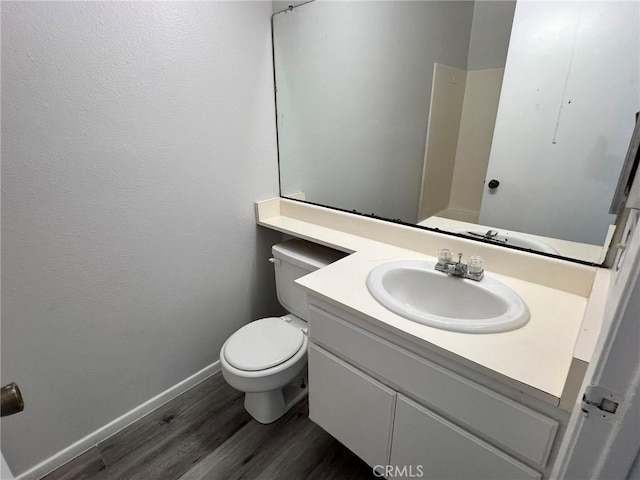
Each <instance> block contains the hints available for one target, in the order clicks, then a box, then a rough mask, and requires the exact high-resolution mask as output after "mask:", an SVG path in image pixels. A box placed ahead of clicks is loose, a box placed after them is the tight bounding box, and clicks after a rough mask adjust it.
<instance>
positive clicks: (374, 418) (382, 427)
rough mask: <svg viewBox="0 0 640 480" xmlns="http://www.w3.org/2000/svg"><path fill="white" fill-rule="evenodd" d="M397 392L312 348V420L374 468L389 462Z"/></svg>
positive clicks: (310, 397) (310, 371) (310, 361)
mask: <svg viewBox="0 0 640 480" xmlns="http://www.w3.org/2000/svg"><path fill="white" fill-rule="evenodd" d="M395 403H396V392H395V391H393V390H391V389H390V388H387V387H386V386H384V385H382V384H381V383H379V382H376V381H375V380H373V379H372V378H369V377H368V376H367V375H364V374H363V373H361V372H359V371H358V370H356V369H355V368H353V367H352V366H350V365H348V364H347V363H345V362H343V361H342V360H339V359H338V358H336V357H335V356H333V355H331V354H330V353H327V352H325V351H322V350H321V349H319V348H317V347H315V346H314V345H311V346H310V347H309V418H311V420H313V421H314V422H315V423H317V424H318V425H320V426H321V427H322V428H324V429H325V430H326V431H327V432H329V433H330V434H331V435H333V436H334V437H335V438H336V439H338V440H339V441H340V442H341V443H342V444H344V445H345V446H347V447H348V448H349V449H350V450H351V451H353V452H354V453H355V454H356V455H358V456H359V457H360V458H362V459H363V460H364V461H365V462H367V463H368V464H369V465H371V466H372V467H373V466H375V465H386V464H387V463H388V462H389V445H390V443H391V427H392V422H393V412H394V408H395Z"/></svg>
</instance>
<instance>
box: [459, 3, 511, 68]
mask: <svg viewBox="0 0 640 480" xmlns="http://www.w3.org/2000/svg"><path fill="white" fill-rule="evenodd" d="M515 9H516V2H515V1H512V0H498V1H495V0H475V2H474V6H473V25H472V27H471V40H470V42H469V58H468V60H467V70H483V69H486V68H498V67H504V65H505V63H506V60H507V50H508V49H509V38H510V37H511V25H512V24H513V14H514V12H515Z"/></svg>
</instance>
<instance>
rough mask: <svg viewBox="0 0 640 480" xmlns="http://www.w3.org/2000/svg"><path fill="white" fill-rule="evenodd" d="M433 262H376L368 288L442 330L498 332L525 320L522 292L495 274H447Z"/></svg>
mask: <svg viewBox="0 0 640 480" xmlns="http://www.w3.org/2000/svg"><path fill="white" fill-rule="evenodd" d="M435 265H436V262H432V261H428V260H399V261H395V262H389V263H384V264H382V265H378V266H377V267H375V268H374V269H373V270H371V272H369V275H368V277H367V288H368V289H369V292H370V293H371V295H372V296H373V298H375V299H376V300H377V301H378V302H379V303H380V304H381V305H382V306H384V307H385V308H387V309H388V310H391V311H392V312H393V313H395V314H397V315H400V316H401V317H404V318H406V319H408V320H412V321H414V322H417V323H422V324H424V325H428V326H430V327H435V328H440V329H442V330H451V331H454V332H463V333H498V332H507V331H510V330H515V329H517V328H520V327H522V326H524V325H526V323H527V322H528V321H529V309H528V308H527V305H526V304H525V303H524V301H523V300H522V298H520V296H519V295H518V294H517V293H516V292H514V291H513V290H511V289H510V288H509V287H507V286H506V285H504V284H503V283H501V282H499V281H498V280H495V279H493V278H489V277H487V276H485V277H484V278H483V279H482V280H481V281H480V282H476V281H473V280H469V279H463V278H457V277H450V276H448V275H446V274H444V273H442V272H438V271H436V270H434V268H435Z"/></svg>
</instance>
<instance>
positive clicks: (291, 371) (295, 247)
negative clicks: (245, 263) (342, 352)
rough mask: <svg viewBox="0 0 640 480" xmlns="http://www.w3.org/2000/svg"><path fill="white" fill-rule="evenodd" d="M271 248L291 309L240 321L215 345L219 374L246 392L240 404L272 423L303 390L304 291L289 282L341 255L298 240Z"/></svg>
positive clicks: (280, 293)
mask: <svg viewBox="0 0 640 480" xmlns="http://www.w3.org/2000/svg"><path fill="white" fill-rule="evenodd" d="M272 252H273V258H271V259H270V260H271V262H272V263H273V264H274V266H275V272H276V290H277V293H278V300H279V301H280V303H281V304H282V306H284V307H285V308H286V309H287V311H289V312H291V313H290V314H287V315H284V316H282V317H268V318H262V319H260V320H256V321H254V322H251V323H249V324H247V325H245V326H243V327H242V328H240V329H239V330H238V331H236V332H235V333H234V334H233V335H231V336H230V337H229V338H228V339H227V341H226V342H225V343H224V345H223V346H222V349H221V350H220V364H221V368H222V375H223V376H224V379H225V380H226V381H227V383H228V384H229V385H231V386H232V387H233V388H235V389H236V390H239V391H241V392H245V399H244V406H245V409H246V410H247V412H249V414H250V415H251V416H252V417H253V418H255V419H256V420H257V421H258V422H260V423H271V422H274V421H275V420H277V419H278V418H280V417H281V416H282V415H284V414H285V413H286V412H287V411H288V410H289V409H290V408H291V407H292V406H293V405H295V404H296V403H297V402H298V401H300V400H301V399H302V398H304V397H305V395H306V393H307V348H308V343H309V340H308V338H307V322H306V319H307V306H306V294H305V293H304V292H303V291H302V290H301V289H300V287H298V286H297V285H295V284H294V281H295V280H296V279H297V278H300V277H302V276H304V275H306V274H308V273H310V272H312V271H315V270H317V269H319V268H322V267H323V266H326V265H328V264H329V263H331V262H333V261H335V260H338V259H339V258H342V257H343V256H344V254H342V253H340V252H336V251H334V250H331V249H328V248H325V247H321V246H319V245H315V244H311V243H309V242H304V241H302V240H289V241H288V242H284V243H281V244H278V245H274V246H273V248H272Z"/></svg>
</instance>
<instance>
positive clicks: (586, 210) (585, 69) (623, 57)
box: [480, 1, 640, 245]
mask: <svg viewBox="0 0 640 480" xmlns="http://www.w3.org/2000/svg"><path fill="white" fill-rule="evenodd" d="M639 17H640V3H638V2H635V1H634V2H518V5H517V7H516V13H515V19H514V22H513V32H512V35H511V44H510V46H509V53H508V57H507V66H506V69H505V76H504V81H503V86H502V92H501V96H500V105H499V107H498V117H497V120H496V129H495V133H494V139H493V145H492V147H491V158H490V161H489V169H488V172H487V179H490V178H496V179H499V180H500V182H501V185H500V187H499V188H498V189H497V191H496V192H495V193H494V194H491V193H489V192H488V190H487V189H485V190H484V196H483V199H482V207H481V214H480V223H482V224H485V225H493V226H495V227H497V228H506V229H508V230H516V231H520V232H526V233H533V234H537V235H544V236H550V237H556V238H561V239H564V240H570V241H577V242H582V243H592V244H596V245H602V244H603V242H604V239H605V236H606V233H607V229H608V226H609V224H610V223H612V222H613V221H614V218H613V216H611V215H608V213H607V212H608V211H609V205H610V203H611V199H612V197H613V192H614V189H615V185H616V180H617V178H618V175H619V174H620V169H621V166H622V163H623V161H624V157H625V154H626V151H627V148H628V145H629V140H630V138H631V133H632V131H633V127H634V123H635V112H637V111H638V110H640V86H639V74H640V58H639V57H638V45H639V44H640V33H639V23H638V18H639ZM550 73H552V74H551V75H550Z"/></svg>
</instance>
